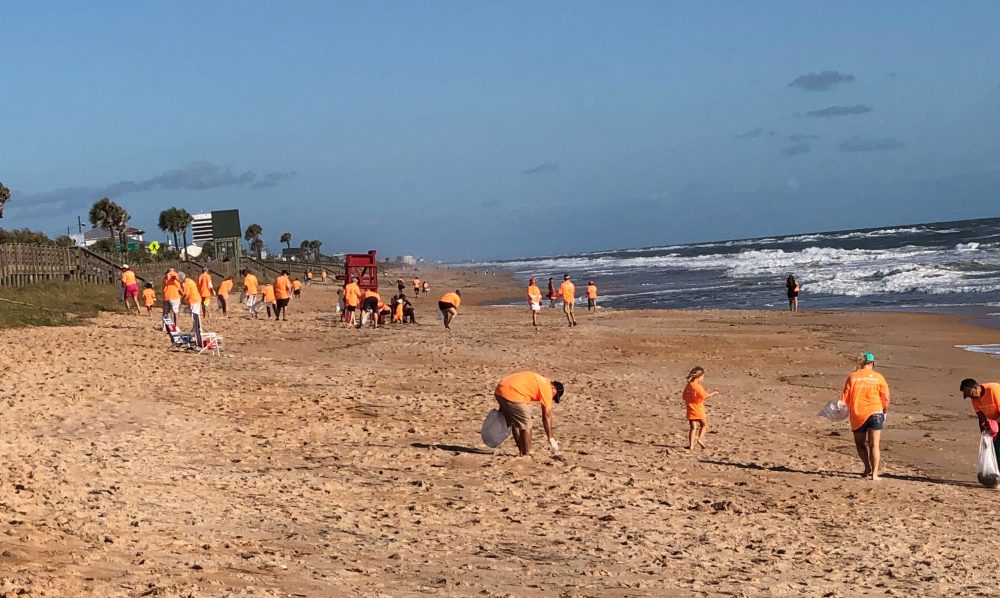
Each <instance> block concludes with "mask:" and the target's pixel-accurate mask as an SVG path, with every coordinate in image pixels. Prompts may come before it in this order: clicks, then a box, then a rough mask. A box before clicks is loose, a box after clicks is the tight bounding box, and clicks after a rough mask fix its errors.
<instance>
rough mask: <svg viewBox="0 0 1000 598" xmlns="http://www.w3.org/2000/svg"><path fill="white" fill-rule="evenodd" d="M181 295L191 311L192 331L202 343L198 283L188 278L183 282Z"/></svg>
mask: <svg viewBox="0 0 1000 598" xmlns="http://www.w3.org/2000/svg"><path fill="white" fill-rule="evenodd" d="M181 295H183V297H184V303H185V305H187V306H188V309H190V310H191V321H192V328H191V329H192V330H193V331H194V333H195V335H196V336H197V337H198V342H199V344H200V343H201V294H200V293H199V292H198V283H196V282H195V281H194V279H193V278H191V277H190V276H187V277H185V278H184V280H183V281H181Z"/></svg>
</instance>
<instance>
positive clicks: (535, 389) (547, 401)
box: [493, 372, 563, 457]
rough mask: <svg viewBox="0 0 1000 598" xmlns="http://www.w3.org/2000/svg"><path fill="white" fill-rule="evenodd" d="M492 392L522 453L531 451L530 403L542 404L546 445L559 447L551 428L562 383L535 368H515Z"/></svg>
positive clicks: (560, 396) (552, 447)
mask: <svg viewBox="0 0 1000 598" xmlns="http://www.w3.org/2000/svg"><path fill="white" fill-rule="evenodd" d="M493 394H494V396H495V397H496V400H497V403H499V404H500V413H502V414H503V416H504V419H505V420H506V421H507V425H508V426H510V428H511V434H512V435H513V436H514V442H516V443H517V450H518V451H519V452H520V454H521V456H522V457H524V456H525V455H527V454H529V453H530V452H531V413H530V412H529V410H528V408H529V407H530V406H531V404H532V403H538V404H539V405H541V406H542V427H543V428H544V429H545V437H546V438H548V440H549V448H551V449H552V450H554V451H558V450H559V443H558V442H556V439H555V437H554V436H553V435H552V430H553V410H554V406H555V403H558V402H559V400H560V399H561V398H562V395H563V385H562V384H560V383H559V382H556V381H555V380H549V379H548V378H545V377H543V376H542V375H541V374H537V373H535V372H517V373H514V374H510V375H509V376H507V377H505V378H504V379H503V380H501V381H500V383H499V384H497V387H496V390H495V391H493Z"/></svg>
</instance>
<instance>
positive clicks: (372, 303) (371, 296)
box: [361, 289, 382, 328]
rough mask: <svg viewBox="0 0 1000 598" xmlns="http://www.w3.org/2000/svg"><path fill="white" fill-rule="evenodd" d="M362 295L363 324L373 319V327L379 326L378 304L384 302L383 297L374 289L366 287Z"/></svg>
mask: <svg viewBox="0 0 1000 598" xmlns="http://www.w3.org/2000/svg"><path fill="white" fill-rule="evenodd" d="M361 297H362V299H361V325H362V326H364V325H365V324H367V323H368V321H369V320H371V323H372V328H378V304H379V303H382V297H380V296H379V294H378V292H377V291H374V290H372V289H366V290H365V292H364V294H363V295H362V296H361Z"/></svg>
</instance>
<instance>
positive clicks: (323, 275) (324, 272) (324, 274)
mask: <svg viewBox="0 0 1000 598" xmlns="http://www.w3.org/2000/svg"><path fill="white" fill-rule="evenodd" d="M319 276H320V278H322V279H323V282H324V283H325V282H326V270H325V269H324V270H323V271H322V272H320V273H319ZM295 280H298V278H296V279H295Z"/></svg>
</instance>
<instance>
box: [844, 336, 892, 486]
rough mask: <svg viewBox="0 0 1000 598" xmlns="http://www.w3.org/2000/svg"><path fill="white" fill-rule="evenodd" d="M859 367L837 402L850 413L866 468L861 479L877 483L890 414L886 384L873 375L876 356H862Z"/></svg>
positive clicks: (856, 442)
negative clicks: (881, 450) (882, 445)
mask: <svg viewBox="0 0 1000 598" xmlns="http://www.w3.org/2000/svg"><path fill="white" fill-rule="evenodd" d="M859 366H860V367H858V369H857V370H855V371H854V372H853V373H851V375H850V376H848V377H847V382H845V383H844V392H843V394H841V396H840V401H841V402H842V403H844V404H845V405H847V409H848V412H849V413H850V418H851V432H853V433H854V446H855V448H857V450H858V457H860V458H861V463H862V464H863V465H864V466H865V471H864V473H863V474H861V475H862V476H863V477H869V476H871V479H872V480H878V479H879V476H878V469H879V461H880V454H879V441H880V439H881V436H882V428H884V427H885V414H886V413H888V412H889V384H888V383H887V382H886V381H885V378H884V377H883V376H882V374H880V373H878V372H876V371H875V355H873V354H871V353H865V354H864V355H862V356H861V359H860V363H859Z"/></svg>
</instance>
